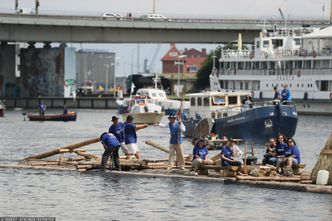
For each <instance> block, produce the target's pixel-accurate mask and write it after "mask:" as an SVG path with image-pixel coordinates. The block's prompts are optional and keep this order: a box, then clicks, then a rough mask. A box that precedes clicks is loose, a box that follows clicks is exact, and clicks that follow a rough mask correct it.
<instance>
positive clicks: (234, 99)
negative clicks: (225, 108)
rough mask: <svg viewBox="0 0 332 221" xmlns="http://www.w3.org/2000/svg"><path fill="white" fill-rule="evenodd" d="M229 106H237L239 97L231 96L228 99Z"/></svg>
mask: <svg viewBox="0 0 332 221" xmlns="http://www.w3.org/2000/svg"><path fill="white" fill-rule="evenodd" d="M228 104H229V105H234V104H237V96H229V97H228Z"/></svg>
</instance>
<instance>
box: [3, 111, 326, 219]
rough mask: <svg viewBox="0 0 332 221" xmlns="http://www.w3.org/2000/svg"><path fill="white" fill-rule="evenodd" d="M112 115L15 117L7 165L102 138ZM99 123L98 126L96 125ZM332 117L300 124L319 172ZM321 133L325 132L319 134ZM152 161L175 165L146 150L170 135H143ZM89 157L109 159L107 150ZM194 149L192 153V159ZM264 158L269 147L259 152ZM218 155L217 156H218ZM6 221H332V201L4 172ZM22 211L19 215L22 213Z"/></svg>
mask: <svg viewBox="0 0 332 221" xmlns="http://www.w3.org/2000/svg"><path fill="white" fill-rule="evenodd" d="M111 116H112V113H111V112H110V111H106V110H105V111H101V110H97V111H95V110H93V111H92V110H91V111H90V110H79V115H78V121H77V122H68V123H62V122H43V123H40V122H28V121H25V122H24V121H23V120H22V118H21V116H20V113H19V112H17V111H16V112H13V111H9V112H8V113H7V115H6V117H5V118H3V119H1V122H0V131H1V137H0V141H1V142H0V147H1V148H0V162H1V163H4V162H15V161H16V160H17V159H20V158H23V157H25V156H27V155H29V154H32V153H37V152H41V151H45V150H49V149H53V148H55V147H59V146H62V145H64V144H69V143H75V142H78V141H82V140H85V139H89V138H93V137H96V136H99V134H101V133H102V132H103V131H105V130H106V129H107V128H108V126H109V124H110V119H111ZM91 119H93V121H91ZM331 121H332V120H331V118H329V117H309V116H306V117H300V120H299V128H298V131H297V134H296V136H295V139H296V141H297V142H298V143H299V144H300V147H301V150H302V158H303V161H304V162H306V163H307V167H309V168H312V167H313V165H314V163H315V161H316V159H317V157H318V154H319V151H320V148H321V147H323V145H324V144H325V142H326V138H327V136H328V134H329V133H330V131H331V127H332V126H331V125H332V122H331ZM313 131H320V133H321V134H320V135H319V137H323V138H324V139H317V136H318V135H316V136H315V135H312V132H313ZM138 134H139V144H140V149H141V151H142V155H143V157H144V158H154V159H160V158H167V155H165V154H164V153H162V152H161V151H159V150H156V149H153V148H151V147H148V146H146V145H144V141H145V140H146V139H148V138H149V139H151V140H158V141H159V142H160V144H161V145H163V146H167V143H168V138H169V137H168V130H167V129H166V128H155V127H150V128H147V129H145V130H142V131H139V133H138ZM88 150H89V151H93V152H95V153H97V154H101V153H102V147H101V145H100V144H95V145H91V146H89V147H88ZM191 150H192V149H191V146H190V145H189V142H187V143H186V148H185V151H186V152H187V153H190V152H191ZM255 151H256V152H257V153H256V155H258V156H262V153H263V151H264V148H263V147H256V149H255ZM214 154H215V153H211V155H214ZM0 190H1V191H0V199H1V200H0V216H54V217H57V220H111V219H114V220H180V219H181V220H197V219H204V220H207V219H211V218H213V219H220V220H225V219H226V218H225V217H228V218H227V219H232V220H250V219H255V220H266V219H267V218H268V219H269V218H270V217H274V220H289V219H292V220H330V218H331V217H332V209H331V205H332V196H331V195H327V194H312V193H299V192H294V191H286V190H274V189H263V188H255V187H247V186H241V185H224V184H222V183H216V182H204V181H192V180H181V179H174V178H145V177H135V176H124V175H114V174H109V173H99V172H88V173H77V172H66V171H63V172H57V171H34V170H10V169H0ZM14 208H15V209H14Z"/></svg>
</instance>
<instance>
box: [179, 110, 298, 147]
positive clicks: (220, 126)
mask: <svg viewBox="0 0 332 221" xmlns="http://www.w3.org/2000/svg"><path fill="white" fill-rule="evenodd" d="M297 121H298V116H297V112H296V109H295V107H294V106H290V105H271V106H262V107H255V108H252V109H248V110H246V111H243V112H240V113H239V114H237V115H234V116H230V117H224V118H218V119H215V123H214V125H213V127H212V130H211V132H213V133H216V134H218V136H219V137H221V136H227V137H233V138H240V139H244V140H252V141H255V142H259V143H262V142H266V141H267V140H268V139H269V138H270V137H276V136H277V135H278V134H280V133H282V134H284V135H285V136H287V137H292V136H294V134H295V132H296V127H297ZM195 123H196V122H194V121H192V122H191V123H190V122H187V125H186V126H187V128H188V127H189V128H194V127H195ZM188 132H189V133H188V134H187V135H190V131H188Z"/></svg>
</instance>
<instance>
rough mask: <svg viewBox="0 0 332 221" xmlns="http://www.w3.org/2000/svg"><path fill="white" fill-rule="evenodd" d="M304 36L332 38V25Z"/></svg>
mask: <svg viewBox="0 0 332 221" xmlns="http://www.w3.org/2000/svg"><path fill="white" fill-rule="evenodd" d="M303 38H309V39H310V38H332V26H329V27H327V28H324V29H320V30H318V31H314V32H312V33H310V34H307V35H305V36H303Z"/></svg>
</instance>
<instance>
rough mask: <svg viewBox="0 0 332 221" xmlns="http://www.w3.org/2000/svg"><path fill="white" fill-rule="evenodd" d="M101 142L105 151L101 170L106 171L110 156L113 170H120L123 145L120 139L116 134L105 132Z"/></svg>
mask: <svg viewBox="0 0 332 221" xmlns="http://www.w3.org/2000/svg"><path fill="white" fill-rule="evenodd" d="M100 141H101V143H102V144H103V146H104V149H105V151H104V153H103V156H102V158H101V166H100V170H101V171H105V170H106V166H107V161H108V158H109V157H110V156H111V159H112V169H114V170H120V159H119V148H120V146H121V145H120V142H119V141H118V139H117V138H116V137H115V136H114V134H112V133H107V132H104V133H103V134H102V135H101V136H100Z"/></svg>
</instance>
